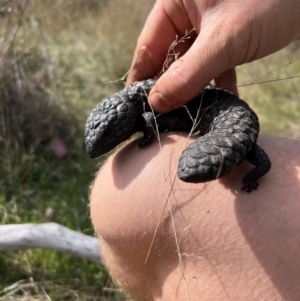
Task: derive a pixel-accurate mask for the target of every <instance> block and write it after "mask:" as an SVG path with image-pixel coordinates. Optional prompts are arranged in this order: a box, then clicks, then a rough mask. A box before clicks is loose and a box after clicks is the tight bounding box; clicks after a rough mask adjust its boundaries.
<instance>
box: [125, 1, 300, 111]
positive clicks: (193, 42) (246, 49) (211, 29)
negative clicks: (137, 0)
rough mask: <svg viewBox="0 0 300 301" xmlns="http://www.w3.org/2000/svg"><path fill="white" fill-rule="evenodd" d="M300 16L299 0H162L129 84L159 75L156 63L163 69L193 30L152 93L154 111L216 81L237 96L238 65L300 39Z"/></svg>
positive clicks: (139, 47)
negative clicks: (174, 48) (170, 54)
mask: <svg viewBox="0 0 300 301" xmlns="http://www.w3.org/2000/svg"><path fill="white" fill-rule="evenodd" d="M299 19H300V1H299V0H268V1H262V0H243V1H241V0H240V1H239V0H157V1H156V3H155V5H154V8H153V10H152V11H151V13H150V15H149V17H148V19H147V21H146V23H145V26H144V29H143V31H142V33H141V35H140V37H139V39H138V43H137V46H136V50H135V56H134V59H133V65H132V69H131V72H130V74H129V76H128V80H127V84H128V85H129V84H132V83H133V82H135V81H137V80H142V79H147V78H151V77H153V76H155V75H156V74H155V70H154V68H153V66H155V69H156V71H157V72H159V71H160V70H161V67H162V64H163V62H164V60H165V58H166V54H167V51H168V48H169V46H170V45H171V43H172V42H173V41H174V39H175V36H176V35H178V36H179V37H181V36H183V35H184V33H185V32H186V31H190V30H192V29H193V28H194V29H195V31H194V32H193V34H191V39H190V40H188V41H186V42H185V43H183V44H180V45H179V48H178V51H180V54H181V57H180V58H179V59H178V60H177V61H175V62H174V63H173V64H172V65H171V67H170V68H169V69H168V70H167V71H166V72H165V73H164V74H163V75H162V76H161V77H160V78H159V79H158V81H157V83H156V85H155V86H154V88H153V89H152V91H151V93H150V102H151V103H152V106H153V108H154V110H155V111H156V112H160V113H162V112H167V111H169V110H171V109H174V108H176V107H180V106H182V105H183V104H184V103H186V102H188V101H189V100H190V99H192V98H194V97H195V96H196V95H197V94H198V93H199V92H200V91H201V90H202V89H203V88H204V86H205V85H206V84H207V83H209V82H210V81H211V80H213V79H216V83H217V85H218V86H220V87H223V88H224V89H227V90H231V91H232V92H233V93H235V94H237V93H238V91H237V88H236V82H237V79H236V73H235V67H236V66H238V65H241V64H244V63H247V62H250V61H253V60H257V59H259V58H262V57H264V56H267V55H269V54H271V53H274V52H276V51H278V50H280V49H282V48H283V47H285V46H287V45H288V44H289V43H291V42H292V41H294V40H295V39H297V38H299V37H300V26H299ZM145 48H146V49H147V51H143V50H142V49H145ZM141 50H142V51H141ZM149 53H150V54H151V59H150V58H149Z"/></svg>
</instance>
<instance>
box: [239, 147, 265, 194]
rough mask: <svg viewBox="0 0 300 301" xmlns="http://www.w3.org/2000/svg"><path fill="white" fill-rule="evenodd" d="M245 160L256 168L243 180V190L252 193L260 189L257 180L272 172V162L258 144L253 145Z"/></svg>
mask: <svg viewBox="0 0 300 301" xmlns="http://www.w3.org/2000/svg"><path fill="white" fill-rule="evenodd" d="M245 159H246V160H247V161H249V162H250V163H251V164H253V165H254V166H255V167H254V168H253V169H252V170H251V171H250V172H249V173H247V174H246V175H245V176H244V178H243V183H244V186H243V187H242V190H246V191H247V192H250V191H252V190H253V189H256V188H257V187H258V185H259V184H258V182H257V180H258V179H259V178H260V177H262V176H263V175H265V174H266V173H267V172H268V171H269V170H270V168H271V161H270V159H269V157H268V155H267V154H266V153H265V151H264V150H263V149H262V148H261V147H260V146H258V145H257V144H253V146H252V148H251V150H250V151H249V152H248V154H247V155H246V157H245Z"/></svg>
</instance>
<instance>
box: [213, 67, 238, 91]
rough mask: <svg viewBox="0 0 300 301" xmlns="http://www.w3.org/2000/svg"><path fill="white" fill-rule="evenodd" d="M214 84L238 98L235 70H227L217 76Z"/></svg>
mask: <svg viewBox="0 0 300 301" xmlns="http://www.w3.org/2000/svg"><path fill="white" fill-rule="evenodd" d="M215 84H216V86H218V87H220V88H222V89H225V90H228V91H230V92H232V93H233V94H235V95H236V96H239V92H238V89H237V87H236V85H237V77H236V72H235V68H232V69H229V70H227V71H225V72H223V73H221V74H220V75H218V76H217V77H216V78H215Z"/></svg>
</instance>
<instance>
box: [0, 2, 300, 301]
mask: <svg viewBox="0 0 300 301" xmlns="http://www.w3.org/2000/svg"><path fill="white" fill-rule="evenodd" d="M152 3H153V1H149V0H138V1H137V0H126V1H124V0H109V1H108V0H85V1H84V0H77V1H74V0H43V1H38V0H31V1H28V2H27V7H26V10H25V9H24V5H25V4H26V1H23V0H11V1H9V0H8V1H2V2H1V3H0V121H1V128H0V154H1V156H2V157H3V158H4V160H3V161H2V165H0V177H1V178H0V183H1V185H0V220H1V221H2V222H7V223H8V222H28V221H31V222H43V221H45V215H44V212H45V211H46V209H48V208H51V209H52V210H53V211H54V218H53V221H56V222H60V223H62V224H64V225H66V226H69V227H72V228H74V229H80V230H82V231H87V232H89V233H91V232H92V230H91V224H90V221H89V218H88V212H86V211H85V210H86V207H85V205H86V203H87V193H88V183H89V182H90V181H91V180H92V175H91V174H92V173H93V172H94V171H95V170H96V169H97V166H95V165H94V164H92V163H90V161H88V160H87V159H86V157H85V153H84V147H83V138H82V137H83V126H84V122H85V118H86V116H87V114H88V113H89V111H90V109H91V108H92V107H93V106H94V105H95V104H96V103H97V102H99V101H100V100H101V99H102V98H104V97H106V96H107V95H110V94H112V93H113V92H114V91H116V90H117V89H120V87H121V86H120V85H118V84H106V85H103V83H105V82H108V81H114V80H116V79H119V78H120V77H122V76H123V75H124V74H125V73H126V72H127V71H128V68H129V66H130V63H131V59H132V54H133V50H134V47H135V43H136V38H137V37H138V34H139V33H140V30H141V28H142V26H143V23H144V20H145V18H146V16H147V13H148V11H149V10H150V8H151V6H152ZM174 38H175V37H174ZM298 49H299V47H298V45H296V44H294V45H293V46H291V47H289V48H287V49H285V50H283V51H281V52H279V53H277V54H275V55H273V56H270V57H268V58H266V59H264V60H261V61H259V62H254V63H251V64H248V65H245V66H242V67H239V68H238V74H239V84H250V83H252V82H253V81H255V79H256V78H257V77H262V76H264V75H266V74H267V73H269V72H271V73H270V74H269V75H268V77H263V78H262V80H264V81H265V80H270V79H275V78H287V77H294V76H297V75H300V74H299V70H300V69H299V67H300V66H299V64H300V62H299V60H298V61H297V60H296V61H295V59H296V58H298V57H299V56H300V52H299V50H298ZM292 61H294V62H293V63H292V64H290V65H288V66H286V67H285V68H282V69H279V70H277V71H275V70H276V69H278V68H279V67H281V66H283V65H286V64H288V63H289V62H292ZM299 83H300V82H299V79H297V78H293V79H287V80H282V81H274V82H273V83H268V84H261V85H258V84H253V85H250V86H245V87H240V94H241V96H242V98H243V99H245V100H246V101H248V102H250V103H251V106H252V107H253V108H254V109H255V110H256V111H257V112H258V114H259V117H260V120H261V124H262V126H261V129H262V132H264V133H270V134H276V135H281V136H288V137H294V138H299V137H300V134H299V133H300V131H299V129H300V118H299V117H300V100H299V99H300V90H299V92H297V93H295V91H296V90H298V89H297V87H298V86H299ZM57 138H61V139H63V140H64V141H65V142H66V144H67V146H68V149H69V155H68V156H67V157H66V158H63V159H58V158H56V157H55V155H53V151H52V142H53V141H54V140H55V139H57ZM83 212H86V215H84V214H83ZM47 221H48V220H47ZM1 264H2V265H1ZM0 265H1V266H5V269H4V270H9V273H6V274H5V273H4V274H3V275H0V289H1V288H4V287H8V286H10V285H11V284H13V283H17V281H19V280H24V279H25V280H26V281H27V282H30V281H29V279H31V278H32V279H34V280H33V283H34V287H33V288H32V287H29V288H26V289H25V288H24V287H22V289H23V291H22V292H21V293H20V291H18V292H14V293H13V294H11V296H8V295H7V300H34V299H36V300H42V299H43V300H44V293H43V289H45V291H46V292H47V293H48V294H49V296H50V297H51V299H52V300H92V299H93V300H97V298H98V300H99V299H100V300H124V298H125V297H123V296H120V297H117V295H116V294H112V295H111V294H107V293H105V290H101V289H99V287H103V286H105V285H106V283H105V282H104V283H103V281H105V279H106V278H105V277H106V276H105V275H106V274H105V272H104V271H103V270H99V269H98V267H95V266H92V265H89V264H87V263H81V262H77V261H76V260H71V259H70V258H66V257H64V256H60V255H57V254H55V253H53V252H47V251H44V250H35V251H26V252H21V253H19V254H10V255H6V254H5V255H1V256H0ZM82 274H84V275H85V276H84V277H83V276H82ZM1 277H3V278H1ZM72 278H73V279H72ZM26 281H25V283H27V282H26ZM30 285H32V284H30ZM94 296H97V297H94ZM2 297H3V295H1V298H2ZM11 298H13V299H11ZM117 298H119V299H117ZM4 300H5V299H4Z"/></svg>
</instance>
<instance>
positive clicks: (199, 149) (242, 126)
mask: <svg viewBox="0 0 300 301" xmlns="http://www.w3.org/2000/svg"><path fill="white" fill-rule="evenodd" d="M154 84H155V80H154V79H148V80H144V81H140V82H136V83H134V84H133V85H131V86H129V87H127V88H125V89H123V90H121V91H120V92H118V93H116V94H114V95H113V96H111V97H108V98H106V99H104V100H103V101H102V102H100V103H99V104H98V105H97V106H96V107H95V108H94V109H93V110H92V112H91V113H90V115H89V117H88V119H87V122H86V126H85V144H86V151H87V154H88V155H89V157H91V158H97V157H99V156H101V155H103V154H105V153H107V152H109V151H110V150H112V149H113V148H115V147H116V146H117V145H118V144H120V143H121V142H123V141H125V140H126V139H128V138H129V137H130V136H131V135H132V134H134V133H136V132H138V131H142V132H144V137H143V138H142V139H141V140H140V141H139V143H138V145H139V147H144V146H146V145H147V144H149V143H150V141H151V140H152V138H153V136H154V135H155V132H154V131H155V130H156V125H157V127H158V131H159V132H165V131H185V132H189V133H190V132H191V134H192V135H195V134H197V135H200V137H199V138H198V139H197V140H195V141H193V142H192V143H191V144H190V145H189V146H188V147H187V148H186V149H185V150H184V151H183V153H182V155H181V158H180V160H179V165H178V177H179V178H180V179H181V180H182V181H185V182H192V183H200V182H207V181H211V180H215V179H217V178H220V177H222V176H224V175H226V174H228V173H229V172H230V171H231V170H232V169H233V168H234V167H235V166H237V165H238V164H240V163H241V162H242V161H243V160H244V159H246V160H248V161H249V162H250V163H252V164H253V165H255V167H254V168H253V169H252V170H251V171H250V172H249V173H247V174H246V175H245V176H244V178H243V182H244V185H243V187H242V189H244V190H246V191H248V192H250V191H251V190H253V189H256V188H257V187H258V182H257V180H258V179H259V178H260V177H262V176H263V175H264V174H266V173H267V172H268V171H269V170H270V168H271V162H270V160H269V158H268V156H267V154H266V153H265V152H264V150H263V149H262V148H260V147H259V146H258V145H257V144H256V140H257V136H258V133H259V121H258V117H257V115H256V114H255V112H254V111H253V110H252V109H251V108H250V107H249V106H248V104H247V103H246V102H244V101H243V100H241V99H239V98H238V97H236V96H235V95H233V94H232V93H230V92H228V91H225V90H222V89H220V88H217V87H215V86H212V85H208V86H206V87H205V88H204V90H203V91H202V92H201V94H200V95H199V96H197V97H196V98H194V99H193V100H191V101H190V102H189V103H187V104H186V105H185V106H183V107H180V108H178V109H175V110H173V111H171V112H169V113H166V114H155V113H153V111H152V110H151V108H150V106H149V104H148V100H147V95H148V93H149V92H150V90H151V88H152V87H153V85H154ZM155 119H156V123H155Z"/></svg>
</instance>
